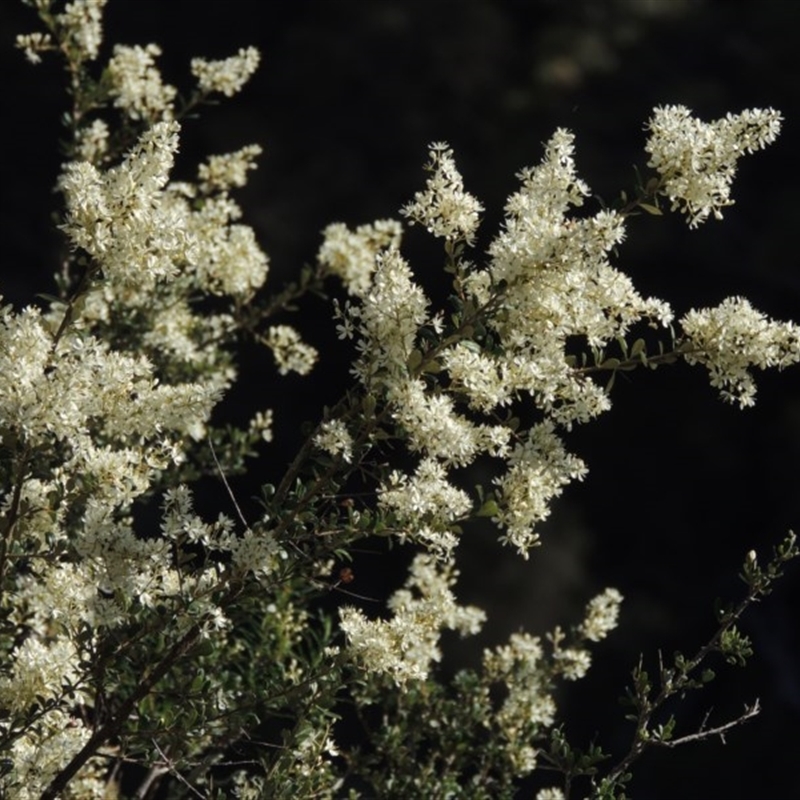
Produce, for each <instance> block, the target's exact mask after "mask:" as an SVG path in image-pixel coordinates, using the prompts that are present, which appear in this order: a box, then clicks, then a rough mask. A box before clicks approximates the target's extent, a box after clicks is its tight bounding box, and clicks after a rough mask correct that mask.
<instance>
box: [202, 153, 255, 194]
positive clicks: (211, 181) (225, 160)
mask: <svg viewBox="0 0 800 800" xmlns="http://www.w3.org/2000/svg"><path fill="white" fill-rule="evenodd" d="M262 152H263V151H262V149H261V147H260V146H259V145H257V144H251V145H248V146H247V147H243V148H242V149H241V150H237V151H236V152H235V153H224V154H222V155H216V156H210V157H209V159H208V161H207V162H206V163H205V164H201V165H200V167H199V168H198V170H197V176H198V178H199V179H200V191H201V192H203V193H204V194H210V193H211V192H224V191H227V190H228V189H232V188H234V187H241V186H244V185H245V184H246V183H247V173H248V172H249V171H250V170H254V169H255V168H256V163H255V159H256V158H257V157H258V156H260V155H261V153H262Z"/></svg>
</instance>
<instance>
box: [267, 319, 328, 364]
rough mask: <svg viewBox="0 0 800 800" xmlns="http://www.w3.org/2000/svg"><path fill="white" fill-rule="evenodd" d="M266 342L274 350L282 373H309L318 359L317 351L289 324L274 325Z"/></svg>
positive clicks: (268, 333) (268, 332)
mask: <svg viewBox="0 0 800 800" xmlns="http://www.w3.org/2000/svg"><path fill="white" fill-rule="evenodd" d="M264 344H266V345H267V347H269V348H270V350H272V355H273V356H275V362H276V363H277V365H278V372H279V373H280V374H281V375H286V374H287V373H288V372H297V373H299V374H300V375H307V374H308V373H309V372H310V371H311V369H312V367H313V366H314V363H315V362H316V360H317V351H316V350H315V349H314V348H313V347H312V346H311V345H309V344H306V343H305V342H304V341H303V340H302V339H301V338H300V334H299V333H298V332H297V331H296V330H295V329H294V328H292V327H290V326H289V325H273V326H272V327H271V328H270V329H269V330H268V331H267V335H266V337H265V339H264Z"/></svg>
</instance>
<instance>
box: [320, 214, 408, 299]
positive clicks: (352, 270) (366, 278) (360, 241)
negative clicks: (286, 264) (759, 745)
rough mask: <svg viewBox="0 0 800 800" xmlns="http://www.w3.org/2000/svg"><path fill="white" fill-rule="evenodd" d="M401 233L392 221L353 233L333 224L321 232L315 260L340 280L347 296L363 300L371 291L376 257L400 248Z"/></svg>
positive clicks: (357, 229)
mask: <svg viewBox="0 0 800 800" xmlns="http://www.w3.org/2000/svg"><path fill="white" fill-rule="evenodd" d="M402 233H403V229H402V227H401V225H400V223H399V222H397V221H395V220H393V219H379V220H377V221H376V222H375V223H374V224H372V225H360V226H359V227H358V228H356V229H355V230H354V231H351V230H349V229H348V227H347V226H346V225H344V224H343V223H341V222H334V223H333V224H331V225H328V226H327V227H326V228H325V230H324V231H323V232H322V235H323V237H324V241H323V242H322V245H321V246H320V248H319V252H318V253H317V260H318V262H319V263H320V265H321V266H323V267H324V268H326V269H328V270H330V271H331V272H332V273H333V274H334V275H337V276H338V277H339V278H340V279H341V280H342V282H343V283H344V285H345V288H346V289H347V291H348V292H349V293H350V294H352V295H356V296H357V297H363V296H364V295H365V294H366V293H367V291H368V290H369V288H370V285H371V282H372V274H373V273H374V272H375V267H376V266H377V261H376V259H377V256H378V254H379V253H380V252H382V251H383V250H386V249H387V248H390V247H391V248H394V249H397V248H399V247H400V239H401V236H402Z"/></svg>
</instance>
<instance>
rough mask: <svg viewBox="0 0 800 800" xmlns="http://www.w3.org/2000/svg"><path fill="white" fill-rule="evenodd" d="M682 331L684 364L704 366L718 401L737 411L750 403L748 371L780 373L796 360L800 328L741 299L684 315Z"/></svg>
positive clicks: (751, 385)
mask: <svg viewBox="0 0 800 800" xmlns="http://www.w3.org/2000/svg"><path fill="white" fill-rule="evenodd" d="M681 327H682V328H683V333H684V335H685V336H686V342H687V344H686V348H687V349H686V352H685V353H684V358H685V359H686V361H687V362H688V363H689V364H702V365H703V366H705V367H706V368H707V369H708V371H709V374H710V377H711V385H712V386H714V387H715V388H717V389H719V392H720V396H721V397H722V398H723V399H724V400H726V401H727V402H729V403H738V404H739V406H740V407H742V408H744V407H745V406H752V405H753V404H754V403H755V394H756V385H755V381H754V380H753V376H752V373H751V370H752V368H753V367H758V368H759V369H766V368H767V367H777V368H778V369H783V368H784V367H786V366H789V365H790V364H796V363H798V362H799V361H800V328H798V326H797V325H795V324H794V323H793V322H775V321H773V320H771V319H769V318H768V317H766V316H765V315H764V314H762V313H761V312H759V311H756V309H754V308H753V306H752V305H750V303H749V302H748V301H747V300H745V299H744V298H743V297H729V298H728V299H727V300H724V301H723V302H722V303H720V305H719V306H717V307H716V308H703V309H695V310H692V311H689V312H688V313H687V314H686V315H685V316H684V317H683V318H682V319H681Z"/></svg>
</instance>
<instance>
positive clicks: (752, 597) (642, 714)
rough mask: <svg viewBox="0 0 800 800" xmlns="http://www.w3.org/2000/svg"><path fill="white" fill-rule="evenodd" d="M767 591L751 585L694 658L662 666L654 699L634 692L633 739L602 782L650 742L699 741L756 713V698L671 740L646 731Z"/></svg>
mask: <svg viewBox="0 0 800 800" xmlns="http://www.w3.org/2000/svg"><path fill="white" fill-rule="evenodd" d="M766 593H767V591H766V590H765V588H764V587H763V586H757V585H751V586H750V587H749V589H748V592H747V595H746V596H745V597H744V598H743V599H742V600H741V601H740V602H739V603H738V605H737V606H736V607H735V608H734V609H733V611H730V612H729V613H727V614H725V615H724V616H723V617H722V620H721V624H720V626H719V628H718V629H717V631H716V632H715V633H714V635H713V636H712V637H711V639H709V641H708V642H706V644H705V645H703V646H702V647H701V648H700V649H699V650H698V651H697V653H696V654H695V656H694V657H693V658H691V659H689V660H688V661H687V662H686V663H685V664H683V665H682V666H681V667H680V668H679V669H678V674H677V675H675V674H674V673H673V671H672V670H666V671H665V670H663V669H662V671H661V688H660V690H659V692H658V694H657V695H656V697H655V698H654V699H653V700H649V699H648V698H647V696H646V694H643V693H641V692H637V694H638V695H639V696H638V697H637V703H638V705H639V714H638V716H637V719H636V729H635V731H634V734H633V743H632V745H631V747H630V750H629V751H628V753H627V754H626V755H625V756H624V757H623V759H622V760H621V761H620V762H619V763H618V764H617V765H616V766H615V767H614V768H613V769H612V770H611V771H610V772H609V773H608V774H607V775H606V776H605V778H604V782H605V783H608V784H613V782H614V781H616V780H617V779H618V778H619V777H620V776H621V775H624V774H625V773H626V772H627V771H628V769H629V767H630V766H631V764H633V762H634V761H636V759H638V758H639V756H641V755H642V753H643V752H644V751H645V750H646V749H647V748H648V747H650V746H662V747H677V746H678V745H679V744H685V743H688V742H693V741H701V740H704V739H708V738H710V737H712V736H721V735H722V734H723V733H724V732H725V731H727V730H730V729H731V728H733V727H736V726H738V725H741V724H742V723H743V722H746V721H747V720H749V719H751V718H752V717H755V716H756V715H757V714H758V713H759V711H760V706H759V703H758V700H756V701H755V703H754V704H753V705H752V706H745V710H744V712H743V713H742V715H741V716H739V717H737V718H736V719H734V720H731V721H729V722H727V723H725V724H724V725H721V726H719V727H716V728H709V729H705V730H704V729H703V727H704V725H705V722H704V723H703V725H702V726H701V728H700V730H698V731H696V732H695V733H693V734H689V735H687V736H682V737H680V738H677V739H674V740H672V741H669V740H664V739H659V738H655V737H653V736H650V735H649V728H650V723H651V720H652V718H653V715H654V714H655V712H656V711H658V710H659V709H660V708H661V707H662V706H663V705H664V703H665V702H666V701H667V700H668V699H669V698H670V697H672V696H673V695H675V694H677V693H678V692H681V691H683V690H684V689H685V688H687V686H688V684H689V682H690V677H689V676H690V674H691V673H692V672H694V671H695V670H696V669H697V667H698V666H700V664H701V663H702V662H703V661H704V660H705V659H706V657H707V656H708V655H709V654H711V653H713V652H721V651H722V650H723V648H722V638H723V636H724V635H725V633H726V632H727V631H729V630H730V629H731V627H732V626H733V625H734V624H735V623H736V622H737V620H738V619H739V618H740V617H741V616H742V614H743V613H744V612H745V611H746V610H747V608H748V607H749V606H750V605H752V604H753V603H755V602H758V599H759V596H761V595H763V594H766Z"/></svg>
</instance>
